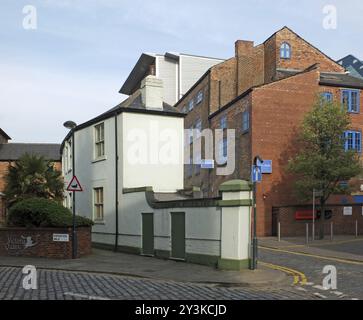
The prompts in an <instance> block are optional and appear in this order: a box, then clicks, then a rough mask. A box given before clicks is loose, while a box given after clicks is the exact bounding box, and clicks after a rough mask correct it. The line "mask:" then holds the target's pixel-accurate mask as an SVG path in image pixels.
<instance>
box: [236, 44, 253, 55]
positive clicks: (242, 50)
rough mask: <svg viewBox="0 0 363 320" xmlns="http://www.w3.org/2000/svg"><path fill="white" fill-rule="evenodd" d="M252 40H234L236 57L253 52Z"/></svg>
mask: <svg viewBox="0 0 363 320" xmlns="http://www.w3.org/2000/svg"><path fill="white" fill-rule="evenodd" d="M253 46H254V42H253V41H247V40H237V41H236V42H235V54H236V58H238V57H241V56H251V55H252V54H253Z"/></svg>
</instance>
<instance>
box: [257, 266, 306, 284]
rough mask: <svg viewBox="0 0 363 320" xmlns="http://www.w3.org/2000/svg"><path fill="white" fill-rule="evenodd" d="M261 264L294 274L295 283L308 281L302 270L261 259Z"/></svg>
mask: <svg viewBox="0 0 363 320" xmlns="http://www.w3.org/2000/svg"><path fill="white" fill-rule="evenodd" d="M260 264H261V265H263V266H266V267H268V268H271V269H275V270H280V271H282V272H285V273H287V274H290V275H292V276H293V277H294V283H293V284H294V285H297V284H299V283H300V284H302V285H304V284H306V282H307V278H306V276H305V274H303V273H302V272H300V271H297V270H294V269H291V268H287V267H283V266H278V265H276V264H272V263H267V262H262V261H260Z"/></svg>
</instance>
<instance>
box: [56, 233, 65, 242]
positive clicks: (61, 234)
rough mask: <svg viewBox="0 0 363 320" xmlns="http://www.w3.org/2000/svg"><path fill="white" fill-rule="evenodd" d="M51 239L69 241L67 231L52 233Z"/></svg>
mask: <svg viewBox="0 0 363 320" xmlns="http://www.w3.org/2000/svg"><path fill="white" fill-rule="evenodd" d="M53 241H56V242H69V234H68V233H64V234H63V233H53Z"/></svg>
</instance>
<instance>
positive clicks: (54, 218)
mask: <svg viewBox="0 0 363 320" xmlns="http://www.w3.org/2000/svg"><path fill="white" fill-rule="evenodd" d="M72 219H73V216H72V212H71V211H70V210H69V209H67V208H65V207H63V206H62V205H61V204H59V203H58V202H56V201H54V200H49V199H43V198H29V199H25V200H22V201H19V202H17V203H16V204H14V205H13V206H12V207H11V209H10V210H9V215H8V219H7V224H8V226H13V227H27V228H31V227H33V228H34V227H35V228H36V227H40V228H41V227H71V226H72V225H73V220H72ZM92 225H93V221H92V220H90V219H87V218H85V217H81V216H76V226H77V227H85V226H92Z"/></svg>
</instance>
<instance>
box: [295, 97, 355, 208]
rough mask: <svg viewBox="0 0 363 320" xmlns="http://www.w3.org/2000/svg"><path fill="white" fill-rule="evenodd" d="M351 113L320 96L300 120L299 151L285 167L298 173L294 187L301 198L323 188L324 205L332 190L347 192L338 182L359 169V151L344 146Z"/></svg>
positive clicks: (352, 175) (322, 198) (348, 178)
mask: <svg viewBox="0 0 363 320" xmlns="http://www.w3.org/2000/svg"><path fill="white" fill-rule="evenodd" d="M349 128H350V117H349V115H348V114H347V112H346V111H345V110H344V108H343V107H342V106H341V105H340V104H335V103H329V102H326V101H324V100H322V99H319V100H318V101H317V102H316V104H315V105H314V107H313V110H312V111H311V112H310V113H308V114H307V115H306V116H305V119H304V121H303V124H302V128H301V133H300V139H299V140H300V141H299V143H300V144H299V146H301V148H300V150H299V153H298V154H297V156H296V157H295V158H294V159H291V160H290V162H289V165H288V170H289V171H290V172H292V173H295V174H296V175H297V182H296V190H297V191H298V195H299V196H300V197H301V198H302V199H303V200H306V199H310V198H311V197H312V191H313V189H316V190H320V191H322V194H321V196H320V204H321V206H323V205H324V204H325V202H326V201H327V200H328V198H329V196H330V195H332V194H339V193H347V192H349V189H348V190H347V189H342V188H341V187H340V186H339V183H340V182H341V181H347V180H350V179H351V178H353V177H355V176H357V175H359V174H360V173H361V166H360V161H359V155H358V154H357V152H355V151H345V150H344V143H345V138H344V132H345V131H346V130H349Z"/></svg>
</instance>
